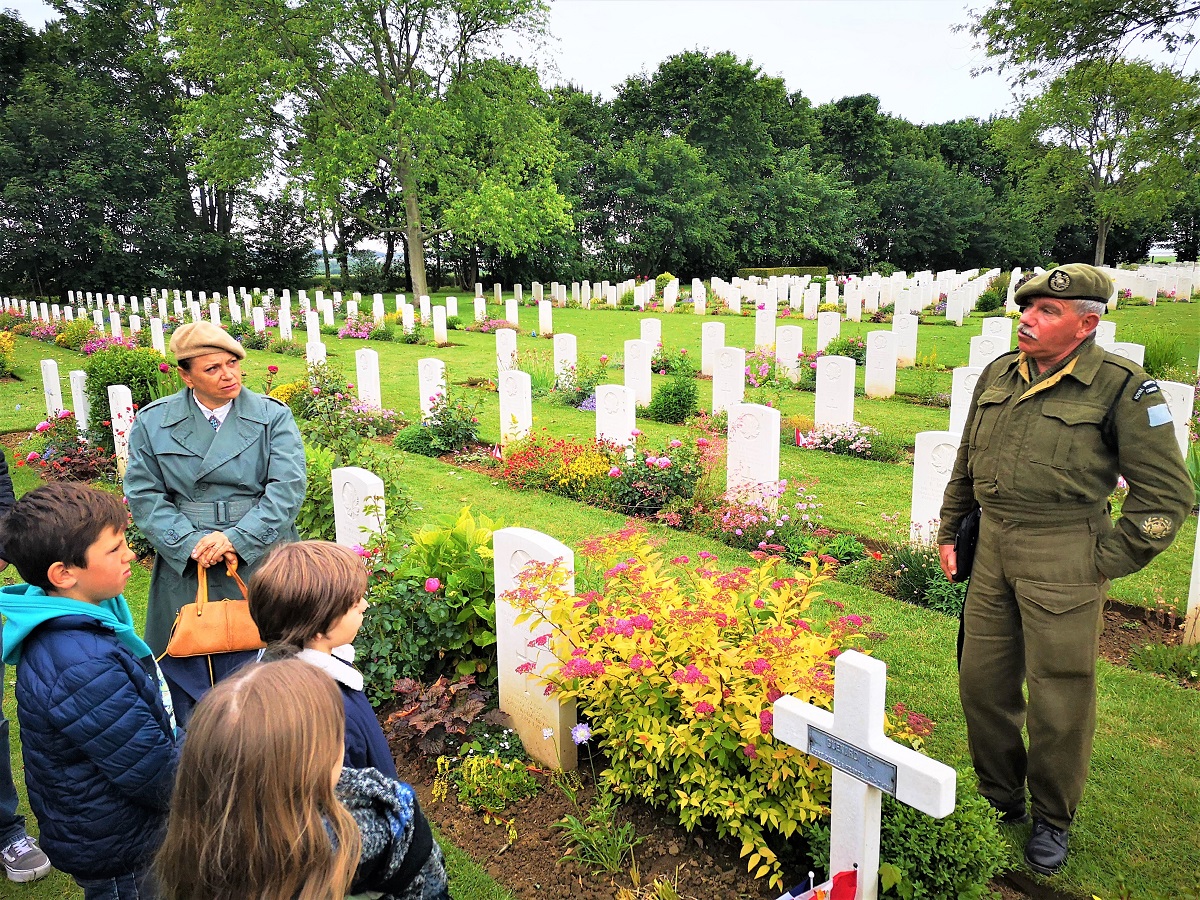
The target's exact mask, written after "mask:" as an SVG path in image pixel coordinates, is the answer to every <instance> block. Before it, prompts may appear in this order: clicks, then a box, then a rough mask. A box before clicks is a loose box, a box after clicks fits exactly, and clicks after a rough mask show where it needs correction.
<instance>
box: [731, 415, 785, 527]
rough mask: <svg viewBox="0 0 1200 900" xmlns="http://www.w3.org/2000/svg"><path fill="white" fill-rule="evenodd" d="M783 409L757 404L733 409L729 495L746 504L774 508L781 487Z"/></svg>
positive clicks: (732, 498)
mask: <svg viewBox="0 0 1200 900" xmlns="http://www.w3.org/2000/svg"><path fill="white" fill-rule="evenodd" d="M779 422H780V418H779V410H777V409H775V408H773V407H770V406H760V405H759V404H756V403H733V404H730V406H729V428H728V436H729V448H728V453H727V455H726V458H725V488H726V491H725V492H726V495H727V496H728V497H729V498H730V499H731V500H736V501H740V502H743V503H747V502H748V503H756V504H762V505H772V504H773V503H774V501H775V499H776V497H777V494H778V485H779Z"/></svg>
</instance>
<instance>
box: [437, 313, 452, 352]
mask: <svg viewBox="0 0 1200 900" xmlns="http://www.w3.org/2000/svg"><path fill="white" fill-rule="evenodd" d="M449 340H450V336H449V333H448V332H447V330H446V307H444V306H435V307H434V308H433V342H434V343H435V344H437V345H438V346H439V347H440V346H441V345H442V344H445V343H448V342H449Z"/></svg>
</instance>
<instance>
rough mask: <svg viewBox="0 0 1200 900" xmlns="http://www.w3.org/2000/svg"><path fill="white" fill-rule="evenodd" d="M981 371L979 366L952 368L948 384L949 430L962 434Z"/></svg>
mask: <svg viewBox="0 0 1200 900" xmlns="http://www.w3.org/2000/svg"><path fill="white" fill-rule="evenodd" d="M982 372H983V368H982V367H980V366H959V367H958V368H957V369H955V370H954V373H953V375H952V380H951V386H950V431H952V432H953V433H954V434H962V430H963V427H964V426H965V425H966V423H967V413H968V412H970V410H971V397H972V395H973V394H974V393H975V385H977V384H978V383H979V376H980V374H981V373H982Z"/></svg>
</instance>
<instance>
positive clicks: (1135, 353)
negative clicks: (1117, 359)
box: [1105, 341, 1146, 366]
mask: <svg viewBox="0 0 1200 900" xmlns="http://www.w3.org/2000/svg"><path fill="white" fill-rule="evenodd" d="M1105 349H1106V350H1108V352H1109V353H1115V354H1117V356H1123V357H1125V358H1126V359H1128V360H1131V361H1133V362H1135V363H1137V364H1138V365H1139V366H1140V365H1143V364H1144V363H1145V360H1146V347H1145V345H1143V344H1134V343H1130V342H1127V341H1126V342H1122V341H1113V343H1112V344H1110V345H1109V346H1108V347H1106V348H1105Z"/></svg>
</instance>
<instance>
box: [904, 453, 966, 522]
mask: <svg viewBox="0 0 1200 900" xmlns="http://www.w3.org/2000/svg"><path fill="white" fill-rule="evenodd" d="M960 438H961V434H960V433H959V432H955V431H919V432H917V434H916V437H915V438H914V440H915V448H914V451H913V482H912V512H911V514H910V516H909V537H910V538H911V539H912V540H913V541H918V542H920V543H924V544H931V543H933V541H934V540H936V539H937V532H938V525H939V523H940V522H941V518H940V514H941V509H942V498H943V496H944V495H945V493H946V485H948V484H949V483H950V474H951V472H953V471H954V459H955V457H956V456H957V455H958V444H959V440H960Z"/></svg>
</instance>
